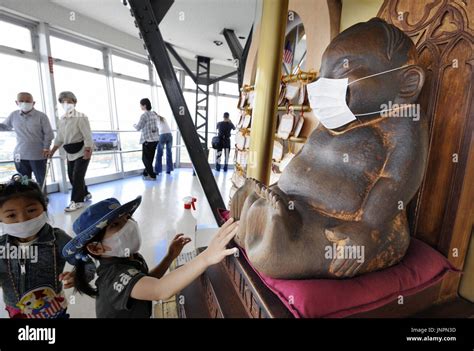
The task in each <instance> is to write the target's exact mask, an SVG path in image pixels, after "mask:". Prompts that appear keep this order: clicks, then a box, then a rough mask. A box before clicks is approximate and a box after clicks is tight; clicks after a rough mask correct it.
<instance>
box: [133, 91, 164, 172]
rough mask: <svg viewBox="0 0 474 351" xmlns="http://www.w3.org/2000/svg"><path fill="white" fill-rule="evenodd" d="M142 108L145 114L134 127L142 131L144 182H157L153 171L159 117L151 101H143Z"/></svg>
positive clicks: (141, 102)
mask: <svg viewBox="0 0 474 351" xmlns="http://www.w3.org/2000/svg"><path fill="white" fill-rule="evenodd" d="M140 107H141V109H142V111H144V113H143V114H142V115H141V117H140V121H139V122H138V123H137V124H135V125H134V127H135V129H136V130H138V131H141V132H142V133H141V136H140V144H142V161H143V165H144V166H145V170H144V171H143V179H144V180H156V174H155V171H154V170H153V160H154V158H155V150H156V147H157V145H158V140H159V136H160V135H159V132H158V115H157V114H156V113H155V112H154V111H152V110H151V102H150V100H149V99H147V98H145V99H141V100H140Z"/></svg>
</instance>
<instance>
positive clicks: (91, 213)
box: [63, 196, 142, 265]
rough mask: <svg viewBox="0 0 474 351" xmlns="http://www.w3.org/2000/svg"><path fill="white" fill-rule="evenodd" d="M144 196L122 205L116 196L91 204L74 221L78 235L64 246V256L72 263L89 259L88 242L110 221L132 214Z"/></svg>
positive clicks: (74, 228)
mask: <svg viewBox="0 0 474 351" xmlns="http://www.w3.org/2000/svg"><path fill="white" fill-rule="evenodd" d="M141 202H142V197H141V196H138V197H137V198H136V199H135V200H133V201H130V202H127V203H126V204H125V205H121V204H120V202H119V201H118V200H117V199H115V198H110V199H106V200H103V201H101V202H98V203H96V204H94V205H92V206H89V207H88V208H87V209H86V210H85V211H84V212H83V213H81V215H80V216H79V217H78V218H77V219H76V220H75V221H74V223H73V225H72V229H73V230H74V233H76V236H75V237H74V238H73V239H72V240H71V241H69V242H68V243H67V244H66V245H65V246H64V248H63V256H64V258H65V259H66V261H68V262H69V263H70V264H72V265H76V264H77V262H78V261H80V260H82V261H89V260H90V257H89V255H88V253H87V251H86V250H85V245H86V244H87V242H89V241H90V240H92V239H93V238H94V237H95V236H96V235H97V234H99V232H100V231H101V230H102V229H104V228H105V227H107V226H108V225H109V223H110V222H111V221H113V220H115V219H116V218H119V217H122V216H123V215H126V214H130V215H132V214H133V213H134V212H135V210H136V209H137V208H138V206H140V203H141Z"/></svg>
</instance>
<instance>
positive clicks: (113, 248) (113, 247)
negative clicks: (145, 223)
mask: <svg viewBox="0 0 474 351" xmlns="http://www.w3.org/2000/svg"><path fill="white" fill-rule="evenodd" d="M141 243H142V240H141V235H140V228H139V227H138V223H137V222H135V221H134V220H132V219H129V220H128V221H127V223H125V225H124V226H123V227H122V229H120V230H119V231H118V232H117V233H115V234H114V235H112V236H111V237H110V238H106V239H104V240H102V244H104V245H105V246H107V247H109V248H110V250H107V251H105V254H104V255H103V256H106V257H130V256H131V255H133V254H134V253H137V252H138V250H140V245H141Z"/></svg>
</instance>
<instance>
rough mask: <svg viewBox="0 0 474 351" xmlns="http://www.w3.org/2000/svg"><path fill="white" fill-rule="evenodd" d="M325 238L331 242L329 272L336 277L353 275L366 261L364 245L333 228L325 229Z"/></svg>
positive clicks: (328, 249) (328, 250)
mask: <svg viewBox="0 0 474 351" xmlns="http://www.w3.org/2000/svg"><path fill="white" fill-rule="evenodd" d="M324 233H325V235H326V238H327V239H328V240H329V241H330V242H331V243H332V247H328V248H327V251H326V252H330V253H331V255H329V256H330V258H328V259H331V263H330V265H329V273H330V274H331V275H334V276H336V277H338V278H348V277H353V276H355V275H356V274H357V273H358V272H359V271H360V269H361V268H362V267H363V266H364V264H365V263H366V257H365V254H366V252H367V251H369V250H367V251H366V247H365V246H364V245H361V244H360V243H356V242H355V241H354V240H352V239H351V238H350V237H348V236H346V235H344V234H342V233H339V232H338V231H337V230H334V229H326V230H325V232H324Z"/></svg>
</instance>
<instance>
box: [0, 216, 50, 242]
mask: <svg viewBox="0 0 474 351" xmlns="http://www.w3.org/2000/svg"><path fill="white" fill-rule="evenodd" d="M47 222H48V216H47V215H46V212H43V213H41V214H40V215H39V216H38V217H36V218H33V219H30V220H29V221H25V222H20V223H10V224H8V223H1V227H2V233H1V234H8V235H11V236H14V237H16V238H19V239H26V238H28V237H30V236H33V235H35V234H38V233H39V231H40V230H41V229H42V228H43V227H44V225H45V224H46V223H47Z"/></svg>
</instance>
